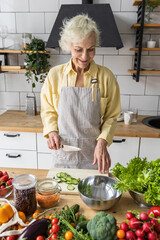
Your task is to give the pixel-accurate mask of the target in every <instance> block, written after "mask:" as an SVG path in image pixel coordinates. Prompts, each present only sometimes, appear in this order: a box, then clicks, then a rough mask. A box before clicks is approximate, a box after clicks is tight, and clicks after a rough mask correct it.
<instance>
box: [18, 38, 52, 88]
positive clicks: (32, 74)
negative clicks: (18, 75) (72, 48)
mask: <svg viewBox="0 0 160 240" xmlns="http://www.w3.org/2000/svg"><path fill="white" fill-rule="evenodd" d="M39 51H42V53H39ZM43 51H45V42H44V41H43V40H42V39H38V38H33V39H32V41H31V43H30V44H27V47H26V49H24V51H22V52H21V54H26V57H25V60H24V61H25V69H26V73H25V76H26V77H27V82H28V83H29V82H32V88H35V86H36V82H38V81H39V82H40V83H43V82H44V80H45V78H46V76H47V74H48V70H49V67H50V64H49V62H48V59H49V58H50V55H49V54H48V53H43ZM39 74H40V77H38V75H39Z"/></svg>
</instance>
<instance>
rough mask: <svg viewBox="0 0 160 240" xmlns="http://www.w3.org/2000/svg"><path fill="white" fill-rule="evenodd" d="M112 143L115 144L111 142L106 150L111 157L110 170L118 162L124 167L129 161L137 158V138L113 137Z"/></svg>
mask: <svg viewBox="0 0 160 240" xmlns="http://www.w3.org/2000/svg"><path fill="white" fill-rule="evenodd" d="M114 141H116V142H113V143H112V144H111V146H110V147H109V148H108V152H109V154H110V157H111V168H113V167H114V166H115V164H116V163H118V162H119V163H121V164H122V165H124V166H126V163H127V162H129V160H130V159H132V158H134V157H137V156H138V153H139V138H138V137H114Z"/></svg>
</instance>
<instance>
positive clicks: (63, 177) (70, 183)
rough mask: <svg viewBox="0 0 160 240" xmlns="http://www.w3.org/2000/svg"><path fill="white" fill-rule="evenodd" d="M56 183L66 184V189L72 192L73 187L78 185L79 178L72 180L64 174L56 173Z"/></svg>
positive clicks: (72, 178)
mask: <svg viewBox="0 0 160 240" xmlns="http://www.w3.org/2000/svg"><path fill="white" fill-rule="evenodd" d="M54 178H55V179H56V180H57V182H58V183H62V182H63V183H66V184H68V185H67V189H68V190H69V191H73V190H74V189H75V187H74V186H73V185H78V183H79V181H80V178H74V177H72V176H71V175H69V174H68V173H66V172H58V173H57V174H56V177H54Z"/></svg>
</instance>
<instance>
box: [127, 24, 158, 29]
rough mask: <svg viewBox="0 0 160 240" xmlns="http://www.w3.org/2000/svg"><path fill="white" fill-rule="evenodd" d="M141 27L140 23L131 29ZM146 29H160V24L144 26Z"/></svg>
mask: <svg viewBox="0 0 160 240" xmlns="http://www.w3.org/2000/svg"><path fill="white" fill-rule="evenodd" d="M140 27H141V24H139V23H136V24H133V25H132V27H131V28H140ZM143 27H144V28H160V24H149V23H148V24H144V26H143Z"/></svg>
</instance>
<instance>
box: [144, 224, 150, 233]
mask: <svg viewBox="0 0 160 240" xmlns="http://www.w3.org/2000/svg"><path fill="white" fill-rule="evenodd" d="M142 228H143V231H145V232H150V231H151V224H150V223H149V222H145V223H143V226H142Z"/></svg>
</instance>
